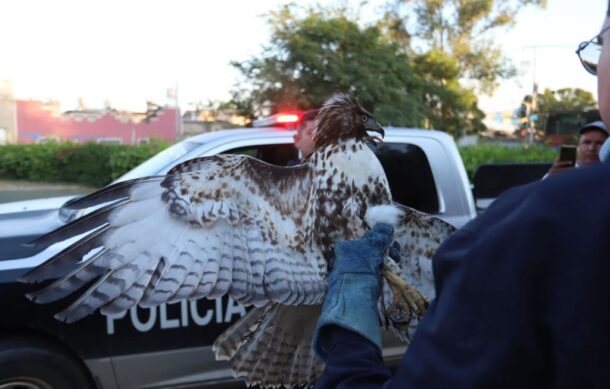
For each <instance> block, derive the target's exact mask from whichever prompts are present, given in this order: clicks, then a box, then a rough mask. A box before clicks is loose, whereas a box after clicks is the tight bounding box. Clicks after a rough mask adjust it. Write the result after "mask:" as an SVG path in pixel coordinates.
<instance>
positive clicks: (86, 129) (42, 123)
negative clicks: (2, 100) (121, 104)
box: [17, 100, 179, 144]
mask: <svg viewBox="0 0 610 389" xmlns="http://www.w3.org/2000/svg"><path fill="white" fill-rule="evenodd" d="M178 124H179V112H178V110H177V109H175V108H163V109H161V110H160V111H159V112H158V113H157V115H156V116H155V117H154V118H153V119H152V120H150V121H149V122H145V121H141V122H139V123H136V122H132V121H125V122H123V121H120V120H118V119H117V118H116V117H114V116H113V115H112V114H111V113H105V114H103V115H102V116H101V117H100V118H99V119H97V120H88V119H82V120H80V119H79V120H76V119H74V118H62V117H55V116H53V115H52V114H51V112H49V111H48V110H45V109H44V108H43V103H42V102H39V101H24V100H17V131H18V142H19V143H34V142H36V140H37V139H39V138H41V137H58V138H59V139H61V140H63V141H66V140H71V141H74V142H86V141H94V142H95V141H97V140H99V139H102V138H121V139H122V143H123V144H132V143H134V142H133V140H134V138H135V143H139V140H140V139H145V138H153V137H154V138H158V139H164V140H167V141H171V142H173V141H175V140H176V137H177V135H178ZM134 134H135V136H134Z"/></svg>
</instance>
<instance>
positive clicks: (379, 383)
mask: <svg viewBox="0 0 610 389" xmlns="http://www.w3.org/2000/svg"><path fill="white" fill-rule="evenodd" d="M505 200H507V201H503V202H500V203H498V205H497V206H495V207H494V208H493V209H488V210H487V211H486V213H487V214H486V215H484V217H482V218H480V219H478V220H475V221H474V222H472V223H470V224H469V225H467V226H465V227H463V228H462V229H461V230H459V231H457V232H456V233H454V235H453V236H452V237H451V238H449V239H448V240H447V242H445V243H444V244H443V245H441V247H440V248H439V250H438V252H437V253H436V256H435V258H434V264H433V267H434V274H435V283H436V284H435V287H436V293H437V294H436V295H437V298H436V299H435V300H434V301H433V302H432V304H431V305H430V307H429V309H428V312H427V313H426V314H425V316H424V317H423V318H422V321H421V322H420V324H419V326H418V328H417V330H416V333H415V335H414V336H413V339H412V343H411V345H410V346H409V347H408V349H407V353H406V355H405V357H404V358H403V360H402V361H401V365H400V366H399V368H398V370H397V371H396V374H395V375H394V377H393V379H391V380H390V378H389V377H388V376H387V372H385V373H384V368H383V360H382V358H381V355H379V352H377V353H375V352H374V350H373V346H368V345H367V344H366V341H365V340H364V339H358V338H357V337H356V336H354V335H351V336H349V335H348V334H347V333H346V332H347V330H341V331H339V330H336V331H335V332H334V334H333V336H332V339H331V340H330V341H331V342H332V345H331V346H329V347H330V349H331V350H332V351H331V352H329V354H328V355H329V356H328V359H327V370H326V372H325V373H324V375H323V376H322V378H321V381H320V383H321V385H320V387H325V388H330V387H338V388H339V387H346V388H347V387H350V388H351V387H354V388H364V387H367V388H379V387H396V388H425V389H432V388H451V389H459V388H498V389H502V388H517V387H519V388H527V387H536V385H537V380H539V379H544V378H548V377H546V376H545V372H546V371H548V370H547V366H546V363H547V361H545V358H544V357H543V355H542V354H541V349H542V343H544V342H545V340H546V333H545V331H544V328H543V326H542V324H541V322H540V320H539V314H538V312H537V310H536V309H537V307H538V306H539V305H538V304H539V299H540V297H541V294H540V291H539V290H538V289H537V287H536V285H539V282H537V280H536V277H538V275H539V274H540V271H539V269H538V267H540V263H539V262H540V261H539V259H540V258H543V257H544V255H545V253H544V250H545V249H546V248H545V244H544V242H540V241H538V239H539V238H540V234H538V236H537V237H536V238H534V234H532V233H531V232H533V231H540V228H543V227H544V226H543V225H537V223H538V221H537V219H536V217H531V216H532V215H529V214H528V215H515V213H519V210H518V209H519V207H520V206H521V205H523V204H521V203H520V202H523V201H527V200H526V199H524V198H523V197H522V196H521V195H519V194H517V195H516V196H512V198H509V199H505ZM515 210H516V211H515ZM490 211H491V212H490ZM528 213H529V212H528ZM515 216H516V217H515ZM518 285H519V287H517V286H518ZM507 377H509V378H507ZM542 386H543V385H540V386H539V387H542Z"/></svg>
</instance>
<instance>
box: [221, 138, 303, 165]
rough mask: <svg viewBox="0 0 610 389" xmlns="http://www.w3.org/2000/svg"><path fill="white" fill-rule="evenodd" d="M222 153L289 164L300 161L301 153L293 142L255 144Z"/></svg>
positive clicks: (276, 163)
mask: <svg viewBox="0 0 610 389" xmlns="http://www.w3.org/2000/svg"><path fill="white" fill-rule="evenodd" d="M222 154H241V155H249V156H251V157H254V158H257V159H260V160H262V161H265V162H267V163H270V164H273V165H279V166H287V165H288V164H290V163H293V162H294V161H298V159H299V154H298V152H297V149H296V148H295V147H294V145H293V144H292V143H283V144H275V145H253V146H246V147H240V148H237V149H231V150H227V151H224V152H223V153H222Z"/></svg>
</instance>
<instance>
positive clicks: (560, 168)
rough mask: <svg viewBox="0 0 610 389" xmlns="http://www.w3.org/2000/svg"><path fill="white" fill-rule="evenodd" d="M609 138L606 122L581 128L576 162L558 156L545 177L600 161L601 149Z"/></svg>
mask: <svg viewBox="0 0 610 389" xmlns="http://www.w3.org/2000/svg"><path fill="white" fill-rule="evenodd" d="M607 138H608V128H607V127H606V125H605V124H604V122H602V121H596V122H592V123H588V124H586V125H585V126H584V127H583V128H581V129H580V138H579V140H578V149H577V156H576V163H575V164H573V163H572V162H570V161H561V160H560V159H559V158H557V160H555V162H554V163H553V165H552V166H551V168H550V169H549V172H548V173H547V174H546V175H545V176H544V178H547V177H549V176H554V175H556V174H559V173H562V172H565V171H567V170H570V169H572V168H574V167H576V168H579V167H585V166H591V165H595V164H597V163H599V162H600V159H599V150H600V149H601V147H602V145H603V144H604V142H605V141H606V139H607Z"/></svg>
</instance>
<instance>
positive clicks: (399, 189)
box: [371, 143, 439, 213]
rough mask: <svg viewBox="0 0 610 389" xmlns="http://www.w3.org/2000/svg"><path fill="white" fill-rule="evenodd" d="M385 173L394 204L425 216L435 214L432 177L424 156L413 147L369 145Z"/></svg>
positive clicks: (434, 192)
mask: <svg viewBox="0 0 610 389" xmlns="http://www.w3.org/2000/svg"><path fill="white" fill-rule="evenodd" d="M371 150H373V151H374V152H375V154H376V155H377V158H379V160H380V161H381V165H382V166H383V169H384V170H385V174H386V176H387V177H388V182H389V183H390V190H391V191H392V198H393V200H394V201H396V202H398V203H400V204H403V205H406V206H408V207H411V208H415V209H417V210H418V211H422V212H426V213H438V211H439V201H438V193H437V191H436V184H435V182H434V176H433V174H432V170H431V169H430V163H429V162H428V158H427V157H426V153H425V152H424V151H423V150H422V149H421V148H420V147H419V146H416V145H414V144H409V143H383V144H381V145H377V146H371Z"/></svg>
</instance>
